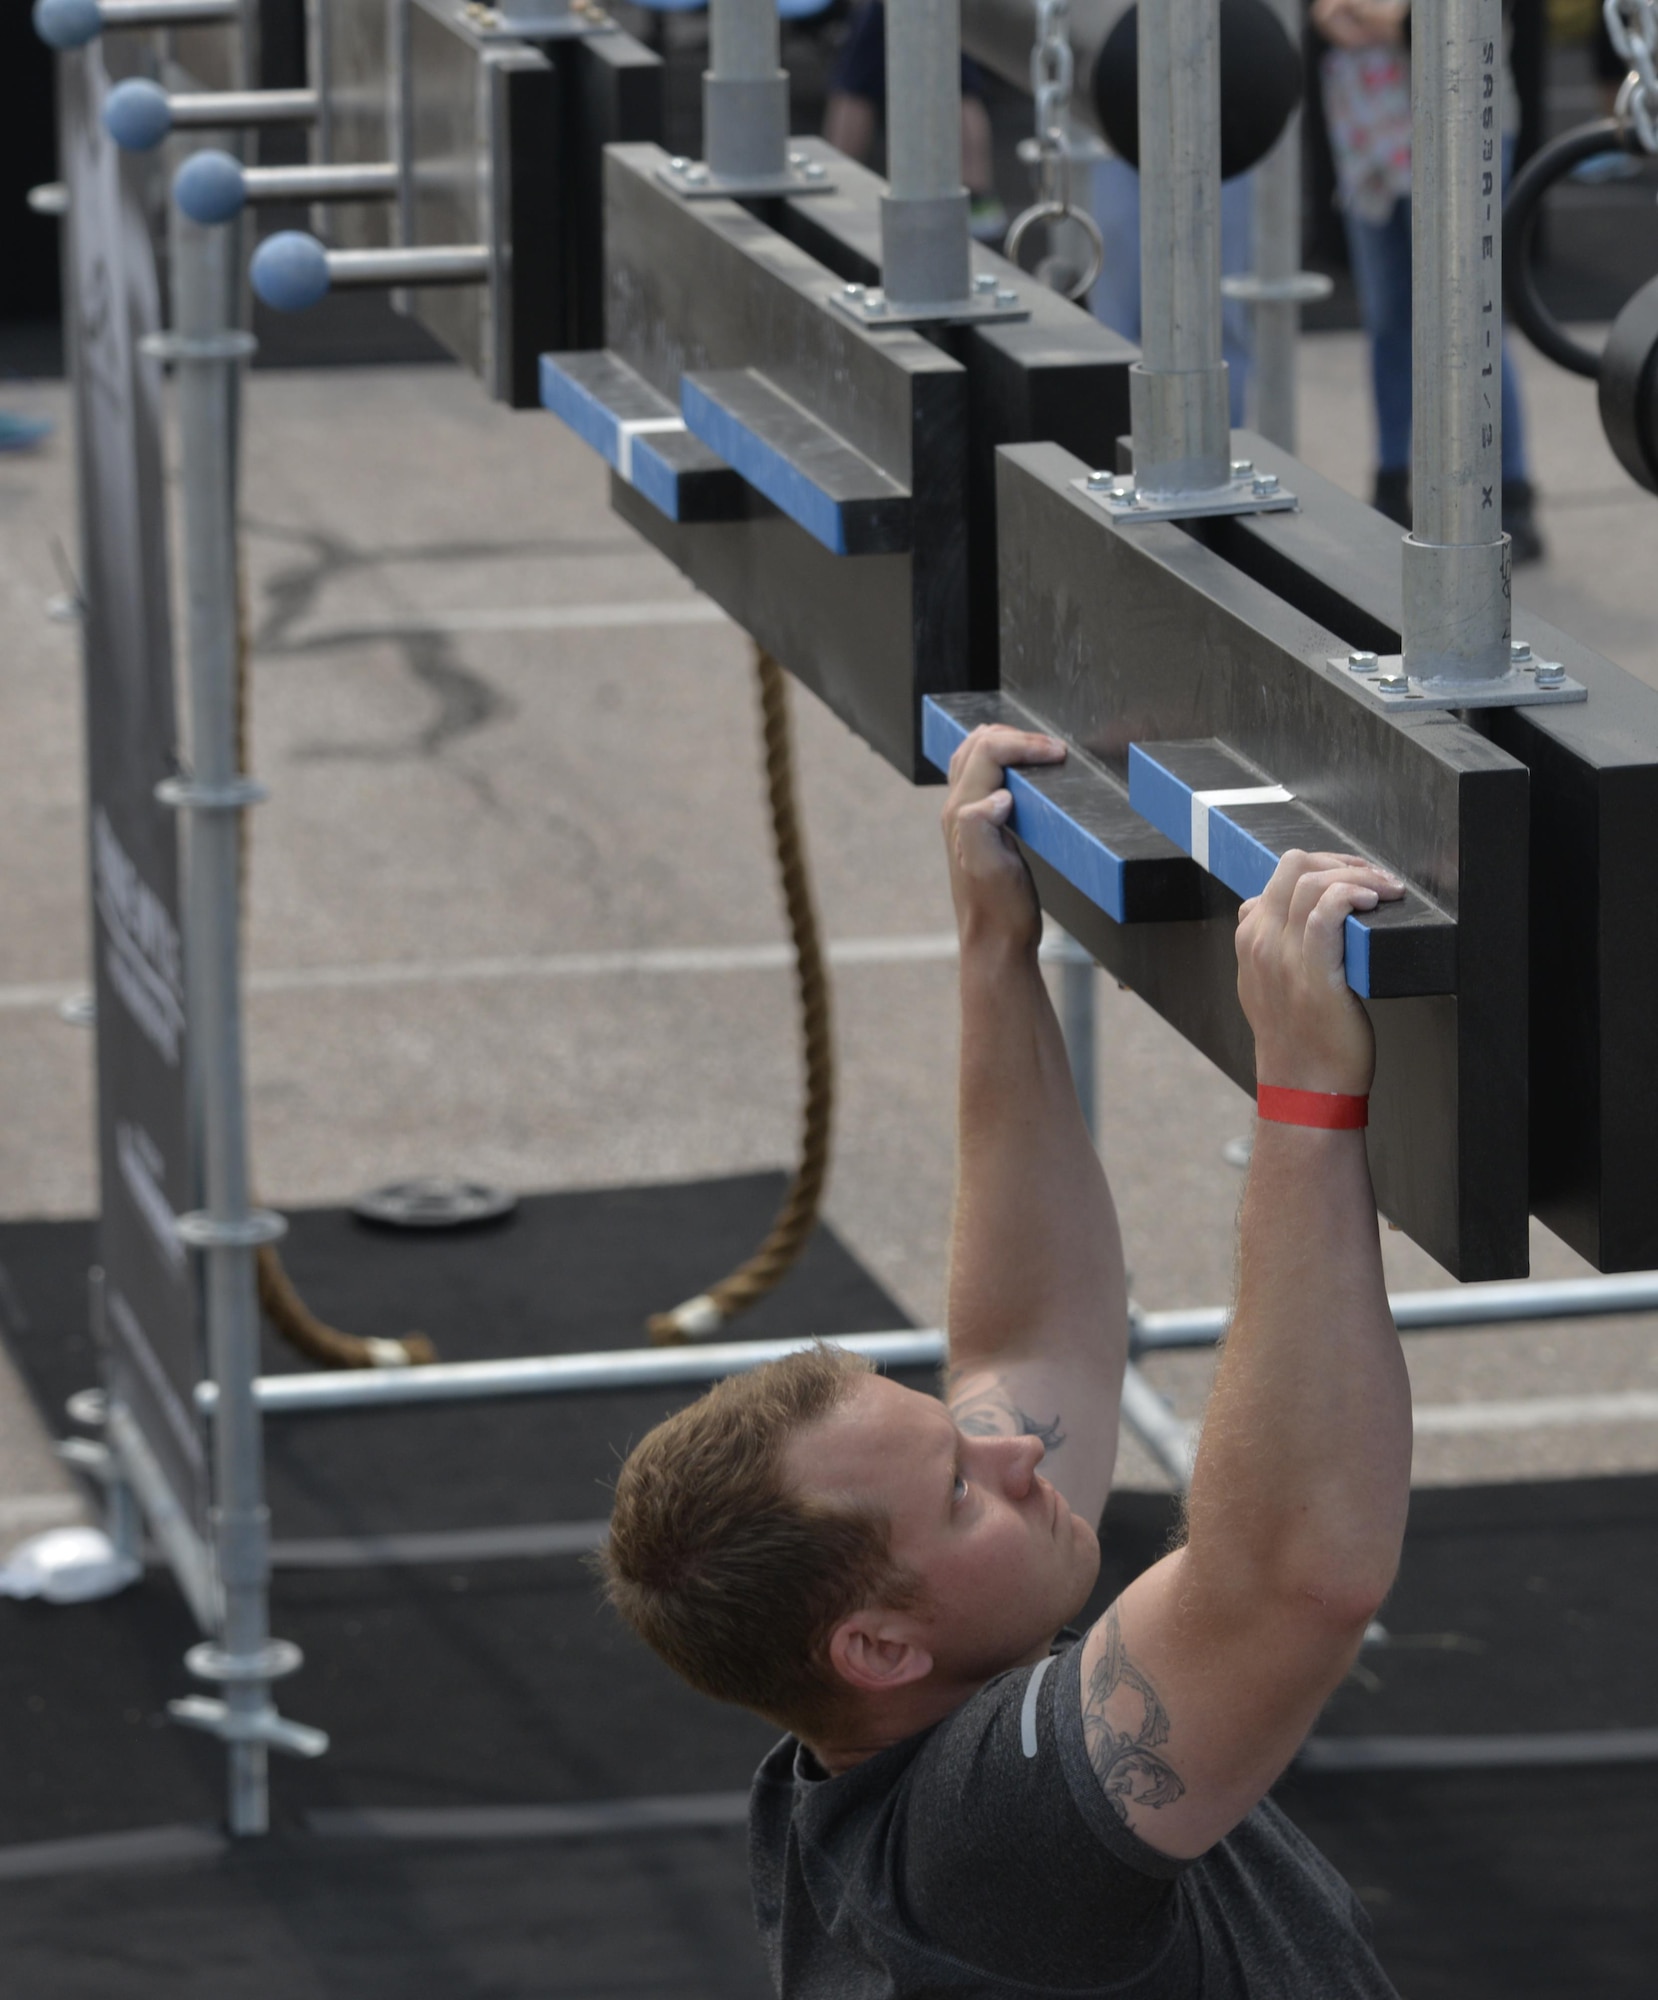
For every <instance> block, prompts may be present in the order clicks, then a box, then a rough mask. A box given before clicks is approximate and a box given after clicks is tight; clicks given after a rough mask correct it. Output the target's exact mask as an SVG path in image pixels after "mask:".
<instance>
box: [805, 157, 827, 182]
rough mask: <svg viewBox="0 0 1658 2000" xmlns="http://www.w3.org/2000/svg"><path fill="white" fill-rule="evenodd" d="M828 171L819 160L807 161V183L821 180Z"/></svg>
mask: <svg viewBox="0 0 1658 2000" xmlns="http://www.w3.org/2000/svg"><path fill="white" fill-rule="evenodd" d="M828 171H829V169H828V168H827V167H826V166H825V165H824V164H823V162H822V161H821V160H808V161H807V162H806V178H807V179H808V180H809V181H820V180H822V179H823V177H824V175H825V174H826V173H828Z"/></svg>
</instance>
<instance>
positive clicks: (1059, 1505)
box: [787, 1375, 1100, 1683]
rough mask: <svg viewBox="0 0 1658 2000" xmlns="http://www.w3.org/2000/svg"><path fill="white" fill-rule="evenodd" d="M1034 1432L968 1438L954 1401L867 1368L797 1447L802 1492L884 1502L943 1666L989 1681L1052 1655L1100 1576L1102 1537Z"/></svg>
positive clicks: (963, 1677) (937, 1668) (924, 1630)
mask: <svg viewBox="0 0 1658 2000" xmlns="http://www.w3.org/2000/svg"><path fill="white" fill-rule="evenodd" d="M1042 1455H1043V1446H1042V1443H1041V1440H1040V1439H1038V1438H1033V1437H1016V1438H998V1437H967V1436H964V1435H963V1433H962V1432H961V1431H959V1430H958V1429H957V1428H956V1425H955V1421H954V1419H953V1418H952V1417H951V1415H950V1413H949V1411H948V1410H947V1409H946V1408H945V1406H944V1405H943V1404H942V1403H940V1402H937V1401H935V1400H934V1399H933V1398H932V1397H931V1396H924V1395H921V1394H920V1393H919V1392H918V1391H916V1390H914V1389H905V1388H901V1387H900V1386H899V1385H898V1384H897V1383H896V1382H890V1381H888V1380H887V1379H886V1378H885V1377H884V1376H880V1375H868V1376H864V1377H861V1378H860V1379H859V1380H858V1381H857V1382H856V1383H855V1384H854V1385H853V1387H852V1389H851V1391H850V1392H849V1393H848V1394H847V1396H846V1397H845V1398H844V1399H843V1400H842V1402H841V1403H840V1405H839V1407H838V1408H836V1409H835V1410H834V1411H832V1412H831V1413H830V1415H829V1416H828V1417H826V1418H824V1419H823V1420H822V1421H821V1422H819V1423H816V1424H813V1425H811V1426H810V1427H809V1428H808V1429H806V1430H804V1431H802V1432H801V1433H800V1434H799V1435H798V1436H797V1437H796V1438H795V1439H794V1440H793V1442H792V1443H791V1445H790V1448H789V1453H788V1459H787V1463H788V1468H789V1474H790V1482H791V1484H792V1485H793V1486H794V1487H795V1489H796V1490H797V1491H800V1492H805V1493H811V1494H814V1495H818V1496H820V1497H822V1498H824V1499H830V1500H837V1501H840V1502H842V1503H846V1502H857V1503H862V1504H864V1505H872V1506H875V1507H878V1508H880V1509H881V1510H882V1511H883V1512H884V1513H885V1514H886V1516H887V1518H888V1519H889V1520H890V1521H891V1523H892V1544H891V1546H892V1556H893V1559H894V1561H895V1562H898V1563H900V1564H902V1565H903V1566H904V1567H906V1568H907V1569H910V1570H913V1571H914V1572H915V1573H916V1574H917V1575H918V1576H920V1578H921V1579H922V1582H923V1584H924V1586H925V1593H926V1594H925V1597H924V1599H923V1601H922V1602H921V1603H920V1604H918V1605H917V1606H916V1607H915V1608H914V1610H913V1612H911V1613H910V1614H908V1616H909V1617H910V1619H911V1620H912V1621H913V1623H914V1625H915V1627H916V1636H917V1640H918V1642H919V1643H920V1644H922V1645H923V1646H925V1647H926V1649H927V1651H928V1652H929V1653H931V1655H932V1657H933V1662H934V1673H935V1675H937V1676H938V1677H940V1678H941V1679H942V1680H943V1681H945V1682H950V1683H954V1682H963V1683H968V1682H982V1681H985V1680H988V1679H989V1678H990V1677H991V1675H993V1674H998V1673H1002V1672H1004V1671H1005V1670H1006V1669H1007V1668H1009V1667H1012V1666H1017V1665H1019V1664H1020V1663H1021V1662H1022V1661H1025V1660H1029V1659H1034V1658H1038V1657H1040V1656H1041V1654H1042V1653H1044V1652H1046V1650H1047V1647H1048V1642H1049V1640H1050V1639H1051V1638H1052V1637H1053V1634H1054V1633H1055V1631H1057V1630H1058V1628H1059V1627H1060V1626H1061V1625H1063V1624H1064V1623H1065V1622H1066V1620H1067V1619H1069V1618H1072V1617H1074V1616H1075V1615H1076V1613H1077V1612H1078V1611H1079V1610H1081V1608H1082V1606H1083V1604H1084V1602H1085V1601H1086V1599H1087V1596H1088V1593H1089V1591H1090V1590H1091V1589H1092V1588H1093V1586H1094V1579H1095V1577H1096V1576H1097V1575H1098V1573H1099V1565H1100V1547H1099V1540H1098V1538H1097V1536H1096V1535H1095V1533H1094V1529H1093V1526H1092V1524H1091V1523H1090V1522H1088V1521H1085V1520H1084V1519H1083V1518H1082V1516H1081V1515H1079V1514H1073V1513H1072V1511H1071V1510H1070V1508H1069V1507H1068V1506H1067V1505H1066V1504H1065V1501H1064V1499H1063V1498H1062V1497H1061V1495H1060V1493H1059V1491H1058V1489H1057V1488H1056V1487H1054V1486H1051V1485H1050V1484H1049V1483H1048V1481H1047V1480H1046V1479H1044V1478H1043V1477H1042V1476H1041V1474H1040V1472H1039V1471H1038V1470H1037V1467H1038V1466H1039V1464H1040V1463H1041V1459H1042Z"/></svg>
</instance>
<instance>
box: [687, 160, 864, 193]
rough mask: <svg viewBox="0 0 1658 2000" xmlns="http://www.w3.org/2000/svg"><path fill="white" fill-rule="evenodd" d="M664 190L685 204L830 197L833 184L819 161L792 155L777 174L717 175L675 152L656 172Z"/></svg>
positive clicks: (703, 163) (702, 161) (706, 164)
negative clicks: (671, 192) (814, 196)
mask: <svg viewBox="0 0 1658 2000" xmlns="http://www.w3.org/2000/svg"><path fill="white" fill-rule="evenodd" d="M657 179H658V180H660V181H661V182H662V184H663V186H664V187H671V188H672V189H673V191H674V193H675V194H678V195H683V196H684V197H685V199H686V200H687V201H715V200H720V201H745V200H753V199H756V198H758V197H761V196H767V195H796V194H833V193H834V191H835V183H834V182H833V181H832V180H831V179H830V177H829V169H828V168H827V167H826V166H825V165H824V164H823V162H822V161H821V160H813V159H809V158H808V157H807V156H806V154H804V153H791V154H790V155H789V164H788V165H787V166H786V167H785V168H784V169H783V171H782V173H780V174H716V173H715V172H714V171H713V170H712V168H710V167H709V165H708V163H707V162H706V161H705V160H689V159H686V158H685V156H684V155H683V154H680V153H676V154H675V155H674V157H673V158H672V159H671V160H669V162H668V163H667V165H666V166H664V167H659V168H658V169H657Z"/></svg>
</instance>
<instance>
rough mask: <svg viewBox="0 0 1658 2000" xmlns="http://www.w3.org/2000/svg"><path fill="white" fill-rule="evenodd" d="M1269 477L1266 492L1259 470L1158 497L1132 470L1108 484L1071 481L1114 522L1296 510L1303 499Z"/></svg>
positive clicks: (1090, 479)
mask: <svg viewBox="0 0 1658 2000" xmlns="http://www.w3.org/2000/svg"><path fill="white" fill-rule="evenodd" d="M1267 476H1268V478H1269V479H1271V484H1270V486H1268V487H1267V488H1266V490H1265V491H1264V492H1263V491H1262V490H1261V483H1260V480H1259V479H1258V477H1257V476H1256V474H1255V473H1253V472H1238V473H1234V474H1233V476H1232V480H1231V483H1230V484H1229V485H1226V486H1217V487H1212V488H1211V489H1210V490H1209V491H1208V492H1205V493H1176V494H1172V495H1170V496H1168V497H1167V498H1159V499H1155V500H1152V499H1147V498H1146V497H1145V495H1143V494H1141V493H1139V492H1137V491H1136V490H1135V485H1134V477H1133V474H1132V473H1126V472H1125V473H1122V474H1120V475H1118V476H1116V477H1114V478H1113V479H1112V480H1111V483H1110V484H1109V485H1108V486H1107V485H1101V484H1099V483H1098V479H1099V475H1098V474H1097V473H1089V474H1088V475H1087V476H1086V477H1085V478H1082V479H1073V480H1072V481H1071V484H1072V485H1073V486H1074V487H1075V488H1076V490H1077V492H1079V493H1080V494H1081V495H1082V496H1083V497H1084V499H1087V500H1092V501H1093V503H1094V505H1095V506H1096V507H1098V508H1100V510H1101V511H1102V512H1103V513H1107V514H1109V515H1110V516H1111V518H1112V520H1113V521H1190V520H1195V519H1196V518H1197V517H1198V516H1199V515H1216V514H1292V513H1294V511H1295V510H1296V508H1297V507H1298V506H1300V504H1301V503H1300V501H1298V500H1297V499H1296V497H1295V495H1294V494H1293V493H1292V492H1291V491H1290V490H1289V488H1288V487H1287V486H1281V485H1279V483H1278V480H1277V478H1276V477H1275V476H1273V475H1271V474H1268V475H1267Z"/></svg>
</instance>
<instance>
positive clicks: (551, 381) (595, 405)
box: [541, 354, 637, 468]
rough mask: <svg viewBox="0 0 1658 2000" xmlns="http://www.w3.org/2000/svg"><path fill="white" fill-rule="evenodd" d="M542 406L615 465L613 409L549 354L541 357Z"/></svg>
mask: <svg viewBox="0 0 1658 2000" xmlns="http://www.w3.org/2000/svg"><path fill="white" fill-rule="evenodd" d="M541 407H542V408H543V409H544V410H550V411H551V412H552V413H553V415H554V416H555V417H557V418H558V419H559V420H560V421H561V422H562V423H565V424H568V425H569V427H570V429H571V430H573V431H574V432H575V434H576V436H577V437H579V438H580V439H581V441H582V443H583V444H585V445H591V446H592V448H593V450H594V451H596V452H597V453H598V454H599V456H600V458H602V459H603V460H604V462H605V464H606V465H608V466H610V467H612V468H614V467H615V465H616V462H617V459H618V456H619V454H618V451H617V445H616V440H617V436H618V433H619V431H620V429H621V426H620V424H619V422H618V420H617V417H616V413H615V411H614V410H610V409H607V408H606V407H605V405H604V404H603V403H601V402H600V401H599V399H598V397H597V396H595V395H594V393H593V391H592V390H591V389H589V388H588V386H587V384H586V383H585V382H578V381H577V380H576V378H575V377H574V376H573V375H570V374H568V373H567V372H566V371H565V370H564V369H562V368H561V367H559V365H558V362H557V361H556V360H555V359H554V357H553V356H552V355H550V354H544V355H542V357H541ZM635 449H636V450H637V446H635Z"/></svg>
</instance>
